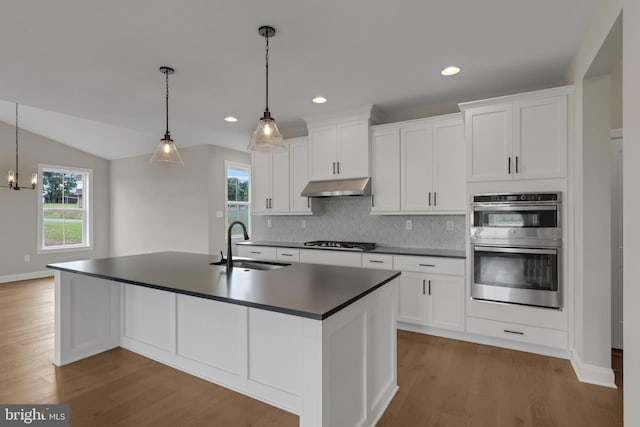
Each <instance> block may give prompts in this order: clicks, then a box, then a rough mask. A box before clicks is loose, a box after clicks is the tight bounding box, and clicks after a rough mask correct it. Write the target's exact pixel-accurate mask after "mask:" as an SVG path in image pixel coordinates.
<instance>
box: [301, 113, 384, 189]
mask: <svg viewBox="0 0 640 427" xmlns="http://www.w3.org/2000/svg"><path fill="white" fill-rule="evenodd" d="M377 114H378V111H377V109H376V108H375V107H374V106H372V105H366V106H364V107H361V108H357V109H353V110H349V111H344V112H342V113H340V114H331V115H325V116H316V117H311V118H305V121H306V122H307V127H308V129H309V180H310V181H326V180H331V179H347V178H364V177H368V176H369V161H370V159H369V126H370V125H371V124H372V123H375V122H376V121H377Z"/></svg>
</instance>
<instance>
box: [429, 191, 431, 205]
mask: <svg viewBox="0 0 640 427" xmlns="http://www.w3.org/2000/svg"><path fill="white" fill-rule="evenodd" d="M429 206H431V191H429Z"/></svg>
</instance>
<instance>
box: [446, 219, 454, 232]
mask: <svg viewBox="0 0 640 427" xmlns="http://www.w3.org/2000/svg"><path fill="white" fill-rule="evenodd" d="M447 231H453V221H447Z"/></svg>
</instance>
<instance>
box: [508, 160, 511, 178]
mask: <svg viewBox="0 0 640 427" xmlns="http://www.w3.org/2000/svg"><path fill="white" fill-rule="evenodd" d="M507 171H508V172H509V174H511V157H509V158H508V160H507Z"/></svg>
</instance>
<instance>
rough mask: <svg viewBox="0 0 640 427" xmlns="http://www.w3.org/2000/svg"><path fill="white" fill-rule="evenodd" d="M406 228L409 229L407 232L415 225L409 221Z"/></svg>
mask: <svg viewBox="0 0 640 427" xmlns="http://www.w3.org/2000/svg"><path fill="white" fill-rule="evenodd" d="M406 227H407V230H411V229H412V228H413V223H412V222H411V220H410V219H408V220H407V224H406Z"/></svg>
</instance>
